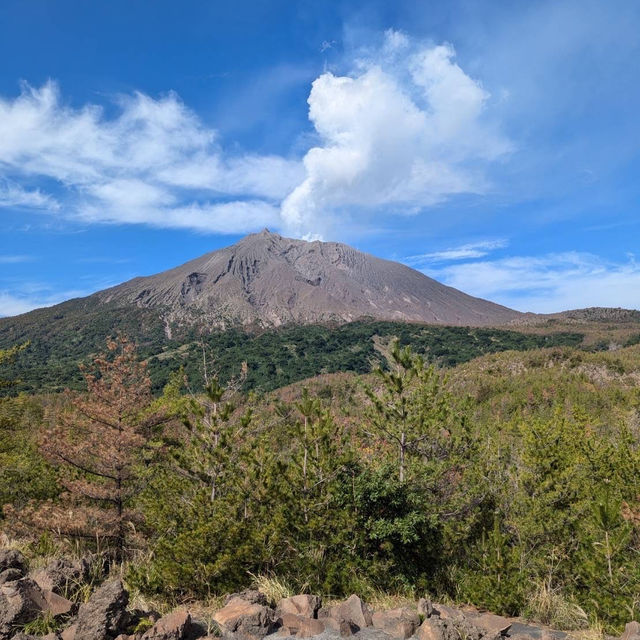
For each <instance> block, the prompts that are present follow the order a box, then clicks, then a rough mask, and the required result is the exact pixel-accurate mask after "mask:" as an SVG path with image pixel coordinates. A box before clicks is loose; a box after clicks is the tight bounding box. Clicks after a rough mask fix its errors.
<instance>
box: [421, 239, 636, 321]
mask: <svg viewBox="0 0 640 640" xmlns="http://www.w3.org/2000/svg"><path fill="white" fill-rule="evenodd" d="M424 271H425V273H427V275H430V276H432V277H435V278H438V279H440V280H441V281H442V282H444V283H446V284H448V285H449V286H452V287H456V288H458V289H462V290H463V291H466V292H467V293H470V294H472V295H475V296H479V297H482V298H489V299H491V300H495V301H496V302H499V303H501V304H504V305H506V306H508V307H512V308H514V309H518V310H520V311H533V312H536V313H553V312H556V311H562V310H567V309H576V308H582V307H627V308H635V309H638V308H640V264H638V263H636V261H635V260H634V259H633V257H629V258H628V259H627V260H626V261H625V262H612V261H607V260H603V259H602V258H600V257H598V256H596V255H593V254H590V253H581V252H573V251H571V252H563V253H550V254H545V255H542V256H512V257H507V258H500V259H497V260H480V261H473V262H467V263H463V264H452V265H448V266H444V267H441V268H431V269H425V270H424Z"/></svg>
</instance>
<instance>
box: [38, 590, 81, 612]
mask: <svg viewBox="0 0 640 640" xmlns="http://www.w3.org/2000/svg"><path fill="white" fill-rule="evenodd" d="M42 595H43V596H44V599H45V602H46V603H47V607H46V609H45V611H48V612H49V613H50V614H51V615H52V616H61V615H64V614H65V613H69V612H70V611H71V610H72V609H73V607H74V604H73V602H71V601H70V600H67V599H66V598H63V597H62V596H59V595H58V594H57V593H54V592H53V591H48V590H46V589H42Z"/></svg>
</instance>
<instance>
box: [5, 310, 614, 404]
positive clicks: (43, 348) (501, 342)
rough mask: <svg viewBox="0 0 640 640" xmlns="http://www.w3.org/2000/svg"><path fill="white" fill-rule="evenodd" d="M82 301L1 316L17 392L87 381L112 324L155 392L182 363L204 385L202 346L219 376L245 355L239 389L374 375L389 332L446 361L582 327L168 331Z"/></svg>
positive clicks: (136, 314)
mask: <svg viewBox="0 0 640 640" xmlns="http://www.w3.org/2000/svg"><path fill="white" fill-rule="evenodd" d="M82 305H83V302H82V300H78V301H74V300H72V301H70V302H67V303H65V304H64V305H60V307H59V308H55V307H54V308H52V309H41V310H38V311H35V312H32V313H30V314H28V315H27V316H24V317H22V318H19V319H14V318H10V319H6V320H5V321H4V322H3V320H1V319H0V349H8V348H10V347H11V346H13V345H15V344H24V343H25V342H28V343H29V348H28V349H25V350H23V351H22V352H21V353H20V354H18V355H17V357H16V358H15V359H14V360H13V361H12V362H11V363H9V364H8V365H6V369H7V374H6V375H7V376H9V377H11V378H12V379H13V380H14V381H15V385H14V387H13V389H14V390H17V391H25V392H29V393H42V392H49V391H53V392H58V391H63V390H64V389H65V388H67V387H69V388H72V389H81V388H83V385H84V380H83V377H82V375H81V373H80V371H79V369H78V362H85V363H88V362H90V361H91V359H92V358H93V357H94V356H95V354H97V353H98V352H99V351H100V350H101V349H102V348H103V346H104V339H105V336H106V335H111V333H112V332H113V331H116V332H120V333H122V334H123V335H127V336H129V337H130V338H131V339H132V340H135V341H136V343H137V344H138V349H139V354H140V357H141V358H144V359H147V360H148V361H149V375H150V377H151V381H152V387H153V391H154V393H156V394H157V393H160V392H161V391H162V389H163V388H164V386H165V385H166V384H167V382H168V381H169V378H170V376H171V373H172V372H173V371H175V370H176V369H178V368H180V367H183V368H184V370H185V372H186V374H187V376H188V379H189V385H190V386H192V387H194V388H197V387H198V385H200V386H202V384H203V382H204V381H203V376H202V352H203V349H205V350H206V351H210V352H212V353H215V356H216V357H215V360H216V371H217V375H218V377H219V378H220V380H221V382H223V383H225V382H227V381H228V380H230V379H231V378H234V377H237V376H238V375H239V373H240V371H241V368H242V363H243V362H246V363H247V365H248V373H247V376H246V377H245V378H244V380H243V390H244V391H250V390H254V389H255V390H260V391H272V390H274V389H277V388H279V387H283V386H285V385H288V384H291V383H293V382H297V381H299V380H304V379H305V378H310V377H313V376H316V375H320V374H323V373H335V372H338V371H352V372H354V373H370V372H371V371H373V370H374V369H375V368H377V367H378V366H381V367H383V368H387V367H388V366H389V363H388V346H389V345H390V344H391V342H392V341H393V339H398V341H399V342H400V344H401V345H402V346H411V348H412V349H413V350H414V352H415V353H417V354H420V355H422V356H423V357H424V358H425V359H427V360H428V361H429V362H431V363H434V364H437V365H438V366H444V367H451V366H455V365H457V364H460V363H462V362H467V361H468V360H471V359H473V358H476V357H478V356H480V355H483V354H485V353H495V352H499V351H506V350H518V351H520V350H526V349H537V348H541V347H553V346H580V345H581V344H582V342H583V340H584V334H583V333H581V332H577V331H567V330H563V331H553V332H547V333H524V332H522V331H515V330H507V329H484V328H472V327H446V326H438V325H424V324H407V323H401V322H379V321H359V322H351V323H348V324H344V325H339V326H325V325H311V326H295V325H288V326H285V327H282V328H280V329H270V330H254V331H243V330H242V329H238V328H229V329H227V330H226V331H213V332H208V331H207V332H203V331H202V329H201V328H198V327H195V326H194V327H185V328H183V329H182V330H180V331H175V332H174V334H173V337H172V338H171V339H170V338H168V337H167V336H166V334H165V330H164V326H163V324H162V322H161V320H160V319H159V316H158V314H156V313H155V312H151V311H150V310H149V309H142V308H135V307H134V308H131V309H129V308H128V309H126V310H122V309H118V308H110V307H108V306H106V307H105V308H104V309H103V308H101V309H100V311H96V310H90V309H85V308H84V307H83V306H82ZM602 347H603V348H606V345H602ZM1 392H2V390H0V393H1Z"/></svg>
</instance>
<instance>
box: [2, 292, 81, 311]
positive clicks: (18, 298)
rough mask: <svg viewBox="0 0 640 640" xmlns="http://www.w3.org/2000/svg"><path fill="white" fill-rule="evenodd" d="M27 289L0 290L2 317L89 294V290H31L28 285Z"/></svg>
mask: <svg viewBox="0 0 640 640" xmlns="http://www.w3.org/2000/svg"><path fill="white" fill-rule="evenodd" d="M26 289H27V290H26V291H25V292H24V293H22V294H16V293H13V292H11V291H6V290H4V291H3V290H0V318H4V317H7V316H17V315H19V314H21V313H27V311H32V310H33V309H40V308H41V307H51V306H52V305H54V304H58V303H59V302H63V301H64V300H68V299H69V298H75V297H78V296H81V295H87V293H88V292H87V291H75V290H74V291H60V292H58V293H56V294H52V293H51V292H50V291H49V292H45V291H44V290H39V291H38V290H37V289H38V287H35V288H34V289H35V290H29V287H28V286H27V287H26Z"/></svg>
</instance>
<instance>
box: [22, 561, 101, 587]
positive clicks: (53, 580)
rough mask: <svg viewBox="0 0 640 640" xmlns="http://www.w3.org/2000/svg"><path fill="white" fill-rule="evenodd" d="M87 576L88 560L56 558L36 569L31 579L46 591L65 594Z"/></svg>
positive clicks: (86, 578) (84, 580)
mask: <svg viewBox="0 0 640 640" xmlns="http://www.w3.org/2000/svg"><path fill="white" fill-rule="evenodd" d="M88 578H89V562H88V560H86V558H82V559H81V560H70V559H69V558H56V559H55V560H53V561H52V562H50V563H49V564H48V565H47V566H46V567H43V568H42V569H38V571H36V572H35V573H34V574H33V579H34V580H35V581H36V582H37V583H38V584H39V585H40V587H41V588H42V589H44V590H46V591H53V593H57V594H58V595H61V596H66V595H67V594H69V593H70V592H71V591H74V590H75V589H77V587H78V586H79V585H80V584H81V583H83V582H86V581H87V580H88Z"/></svg>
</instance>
